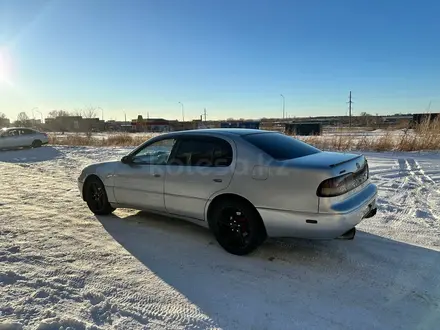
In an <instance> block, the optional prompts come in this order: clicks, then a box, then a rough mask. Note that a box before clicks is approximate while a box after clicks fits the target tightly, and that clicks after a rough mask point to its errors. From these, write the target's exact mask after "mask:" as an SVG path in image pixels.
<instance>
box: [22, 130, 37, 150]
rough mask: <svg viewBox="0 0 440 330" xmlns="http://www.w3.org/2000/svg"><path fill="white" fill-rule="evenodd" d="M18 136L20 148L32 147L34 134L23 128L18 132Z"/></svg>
mask: <svg viewBox="0 0 440 330" xmlns="http://www.w3.org/2000/svg"><path fill="white" fill-rule="evenodd" d="M19 134H20V137H19V141H20V147H28V146H31V145H32V142H33V141H34V138H35V134H36V132H35V131H33V130H31V129H28V128H23V129H20V130H19Z"/></svg>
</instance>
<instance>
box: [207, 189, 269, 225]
mask: <svg viewBox="0 0 440 330" xmlns="http://www.w3.org/2000/svg"><path fill="white" fill-rule="evenodd" d="M231 199H232V200H237V201H240V202H243V203H246V204H248V205H249V206H251V207H252V208H254V209H255V211H256V212H257V214H258V215H259V217H260V220H261V222H262V224H263V227H264V230H265V231H266V225H265V223H264V220H263V218H262V216H261V214H260V212H258V209H257V208H256V207H255V205H254V204H252V202H251V201H250V200H248V199H247V198H245V197H243V196H241V195H238V194H235V193H222V194H219V195H217V196H215V197H214V198H213V199H212V200H211V202H210V203H209V204H208V205H207V208H206V212H205V214H206V216H205V220H206V222H208V223H209V218H210V217H211V215H212V212H213V211H214V209H215V207H216V205H217V204H218V203H220V202H221V201H222V200H231ZM266 232H267V231H266Z"/></svg>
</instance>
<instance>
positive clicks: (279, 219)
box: [257, 184, 377, 239]
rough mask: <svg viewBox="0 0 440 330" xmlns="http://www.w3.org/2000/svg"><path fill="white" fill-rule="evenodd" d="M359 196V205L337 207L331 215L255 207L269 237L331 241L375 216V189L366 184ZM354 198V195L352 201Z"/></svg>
mask: <svg viewBox="0 0 440 330" xmlns="http://www.w3.org/2000/svg"><path fill="white" fill-rule="evenodd" d="M360 194H362V198H363V199H362V203H359V204H358V206H357V207H353V204H352V203H353V201H350V203H346V206H347V207H349V211H344V209H343V208H342V206H343V204H342V203H341V204H339V205H338V207H339V208H338V211H337V212H334V213H305V212H291V211H286V210H274V209H267V208H257V209H258V212H259V213H260V215H261V217H262V219H263V221H264V224H265V226H266V231H267V234H268V236H269V237H297V238H311V239H333V238H338V237H339V236H341V235H342V234H344V233H346V232H347V231H349V230H350V229H352V228H353V227H355V226H356V225H357V224H359V223H360V222H361V221H362V220H363V219H365V218H369V217H372V216H374V215H375V214H376V211H377V206H376V197H377V187H376V186H375V185H374V184H369V185H368V187H366V189H365V190H363V191H362V192H360ZM355 197H356V196H354V198H355Z"/></svg>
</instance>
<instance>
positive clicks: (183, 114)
mask: <svg viewBox="0 0 440 330" xmlns="http://www.w3.org/2000/svg"><path fill="white" fill-rule="evenodd" d="M179 104H180V105H181V106H182V121H185V108H184V107H183V103H182V102H179Z"/></svg>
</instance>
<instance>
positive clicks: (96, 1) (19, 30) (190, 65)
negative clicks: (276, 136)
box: [0, 0, 440, 119]
mask: <svg viewBox="0 0 440 330" xmlns="http://www.w3.org/2000/svg"><path fill="white" fill-rule="evenodd" d="M439 12H440V2H438V1H436V0H431V1H423V0H421V1H418V2H416V1H408V0H399V1H397V0H365V1H362V0H359V1H340V0H332V1H329V0H307V1H295V0H286V1H275V0H267V1H260V0H125V1H122V0H120V1H116V0H89V1H88V0H70V1H69V0H47V1H43V0H0V112H4V113H6V114H7V115H8V116H9V117H11V118H13V119H15V118H16V115H17V113H18V112H20V111H26V112H27V113H28V114H29V115H30V114H31V111H30V110H31V109H32V108H34V107H38V109H39V111H41V112H43V113H47V112H48V111H50V110H52V109H66V110H73V109H76V108H83V107H86V106H95V107H101V108H103V109H104V116H105V118H106V119H110V118H114V119H123V118H124V114H123V112H124V111H125V112H126V113H127V117H128V118H134V117H135V116H136V115H137V114H138V113H139V114H144V115H145V114H146V113H147V112H149V114H150V116H151V117H165V118H169V119H181V108H180V104H179V103H178V102H182V103H183V104H184V106H185V119H193V118H197V117H199V115H200V114H201V113H202V112H203V109H204V108H206V109H207V113H208V119H209V118H211V119H214V118H215V119H225V118H227V117H234V118H240V117H246V118H261V117H275V116H281V115H282V98H281V96H280V94H281V93H282V94H283V95H284V96H285V100H286V112H287V113H288V115H289V116H309V115H343V114H346V113H347V104H346V102H347V97H348V93H349V91H350V90H351V91H353V100H354V102H355V103H354V108H353V109H354V112H355V114H356V113H360V112H362V111H366V112H370V113H379V114H388V113H396V112H420V111H424V110H425V109H426V108H427V106H428V104H429V102H430V101H432V105H431V111H440V42H439V35H440V19H439V17H438V13H439Z"/></svg>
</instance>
